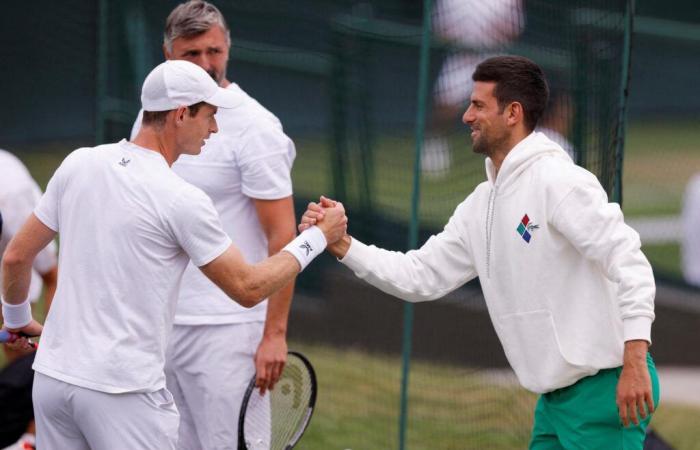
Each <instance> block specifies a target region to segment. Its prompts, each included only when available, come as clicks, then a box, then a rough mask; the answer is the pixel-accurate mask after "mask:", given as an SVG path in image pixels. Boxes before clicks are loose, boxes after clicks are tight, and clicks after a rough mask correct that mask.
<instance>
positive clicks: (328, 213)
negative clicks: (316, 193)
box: [299, 197, 348, 245]
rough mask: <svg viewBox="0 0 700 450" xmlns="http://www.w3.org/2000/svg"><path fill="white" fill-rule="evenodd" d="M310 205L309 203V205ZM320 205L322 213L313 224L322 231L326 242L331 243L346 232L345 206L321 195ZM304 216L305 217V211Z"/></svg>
mask: <svg viewBox="0 0 700 450" xmlns="http://www.w3.org/2000/svg"><path fill="white" fill-rule="evenodd" d="M331 202H332V203H331ZM311 205H312V204H309V206H311ZM326 205H328V206H326ZM321 207H322V214H321V215H320V217H318V218H317V219H316V220H315V224H316V225H317V226H318V227H319V228H320V229H321V231H323V234H324V235H325V236H326V242H327V244H328V245H331V244H333V243H335V242H337V241H338V240H339V239H340V238H342V237H343V236H345V234H346V233H347V230H348V218H347V216H346V215H345V208H344V207H343V204H342V203H340V202H333V201H332V200H328V199H326V198H325V197H321ZM304 216H305V217H306V213H305V214H304ZM302 223H303V218H302ZM309 226H310V225H309ZM299 228H300V229H301V225H299Z"/></svg>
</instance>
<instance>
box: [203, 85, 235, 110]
mask: <svg viewBox="0 0 700 450" xmlns="http://www.w3.org/2000/svg"><path fill="white" fill-rule="evenodd" d="M203 101H204V102H206V103H209V104H210V105H213V106H217V107H219V108H225V109H226V108H235V107H236V106H238V105H239V103H240V98H239V96H237V95H236V94H234V93H233V92H232V91H229V90H227V89H224V88H220V87H219V88H217V89H216V91H214V95H212V96H210V97H209V98H207V99H204V100H203Z"/></svg>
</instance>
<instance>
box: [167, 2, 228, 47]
mask: <svg viewBox="0 0 700 450" xmlns="http://www.w3.org/2000/svg"><path fill="white" fill-rule="evenodd" d="M214 25H218V26H220V27H221V29H222V30H224V32H225V33H226V44H227V45H231V32H230V31H229V28H228V25H227V24H226V20H225V19H224V16H223V14H221V11H219V9H218V8H217V7H216V6H214V5H212V4H211V3H209V2H205V1H203V0H190V1H188V2H186V3H182V4H180V5H178V6H177V7H176V8H175V9H173V11H172V12H171V13H170V15H169V16H168V18H167V19H166V21H165V33H163V44H164V45H165V48H166V49H168V51H169V52H172V51H173V41H174V40H175V39H177V38H180V37H185V38H188V37H194V36H197V35H200V34H202V33H206V32H207V31H209V29H210V28H211V27H213V26H214Z"/></svg>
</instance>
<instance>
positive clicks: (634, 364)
mask: <svg viewBox="0 0 700 450" xmlns="http://www.w3.org/2000/svg"><path fill="white" fill-rule="evenodd" d="M648 347H649V344H648V343H647V341H641V340H636V341H627V342H625V354H624V361H623V365H622V373H621V374H620V380H619V381H618V383H617V409H618V411H619V414H620V420H621V421H622V425H623V426H625V427H627V426H628V425H629V424H630V420H631V421H632V423H634V424H635V425H639V418H640V417H641V418H642V419H646V417H647V414H651V413H653V412H654V399H653V396H652V391H651V378H650V376H649V368H648V367H647V349H648ZM645 405H646V408H645ZM647 411H648V413H647Z"/></svg>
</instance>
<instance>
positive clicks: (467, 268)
mask: <svg viewBox="0 0 700 450" xmlns="http://www.w3.org/2000/svg"><path fill="white" fill-rule="evenodd" d="M467 201H468V200H467ZM465 203H466V201H465V202H463V203H462V204H461V205H460V206H459V207H458V208H457V210H456V211H455V213H454V215H453V216H452V217H451V218H450V221H449V222H448V223H447V225H446V226H445V229H444V230H443V231H442V232H441V233H440V234H438V235H436V236H431V237H430V239H428V241H427V242H426V243H425V244H423V246H422V247H421V248H420V249H418V250H411V251H409V252H408V253H401V252H394V251H388V250H384V249H380V248H377V247H375V246H373V245H371V246H367V245H365V244H363V243H362V242H360V241H358V240H356V239H354V238H353V240H352V244H351V245H350V249H349V250H348V252H347V254H346V255H345V257H343V259H342V260H341V262H342V263H343V264H345V265H346V266H348V267H349V268H350V269H351V270H352V271H354V272H355V275H357V276H358V277H359V278H362V279H363V280H365V281H367V282H368V283H369V284H371V285H373V286H375V287H377V288H379V289H381V290H382V291H384V292H386V293H387V294H391V295H394V296H396V297H399V298H401V299H403V300H406V301H409V302H420V301H426V300H435V299H437V298H440V297H443V296H445V295H446V294H448V293H449V292H451V291H453V290H455V289H456V288H458V287H459V286H461V285H463V284H464V283H466V282H467V281H469V280H471V279H473V278H475V277H476V276H477V273H476V269H475V267H474V260H473V254H472V250H471V248H470V245H469V242H468V240H467V233H466V230H462V229H461V227H462V226H464V225H463V223H461V220H460V213H461V212H462V211H463V210H462V208H463V207H464V205H465Z"/></svg>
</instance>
